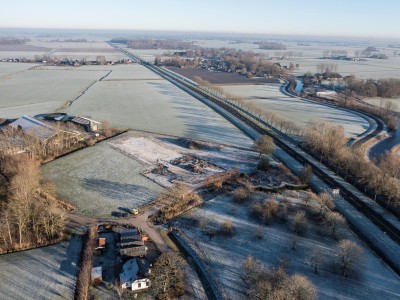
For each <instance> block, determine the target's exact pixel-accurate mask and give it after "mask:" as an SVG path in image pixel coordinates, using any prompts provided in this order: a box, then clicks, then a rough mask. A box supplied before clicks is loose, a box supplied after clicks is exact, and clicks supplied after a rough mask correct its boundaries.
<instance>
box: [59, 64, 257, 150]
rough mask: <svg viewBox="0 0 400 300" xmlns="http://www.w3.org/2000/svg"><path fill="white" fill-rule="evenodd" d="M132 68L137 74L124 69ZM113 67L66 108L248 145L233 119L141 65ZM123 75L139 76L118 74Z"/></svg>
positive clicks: (127, 124) (123, 124)
mask: <svg viewBox="0 0 400 300" xmlns="http://www.w3.org/2000/svg"><path fill="white" fill-rule="evenodd" d="M130 69H132V72H135V74H128V72H126V73H125V71H122V70H130ZM117 70H120V71H121V72H119V71H117V72H116V73H115V74H113V73H114V72H112V73H111V74H110V75H109V76H108V77H106V78H105V80H103V81H100V82H97V83H96V85H94V86H93V87H92V88H91V89H90V90H89V91H87V92H86V93H85V94H84V95H83V96H82V97H81V98H79V100H78V101H76V102H74V103H73V104H72V106H70V107H69V108H68V109H67V110H66V112H67V113H69V114H72V115H89V116H91V117H92V118H94V119H96V120H108V121H110V123H111V125H112V126H115V127H120V128H131V129H136V130H146V131H152V132H158V133H164V134H171V135H176V136H182V137H190V138H194V139H200V140H207V141H213V142H218V143H224V144H232V145H237V146H244V147H249V146H251V145H252V141H251V140H250V139H249V138H247V137H246V136H245V135H244V134H243V133H242V132H241V131H240V130H239V129H237V128H236V127H234V126H233V125H232V124H231V123H229V122H228V121H226V120H225V119H224V118H222V117H221V116H220V115H218V114H217V113H215V112H214V111H213V110H211V109H210V108H208V107H207V106H206V105H204V104H202V103H201V102H200V101H198V100H197V99H195V98H193V97H192V96H190V95H188V94H187V93H185V92H183V91H182V90H180V89H179V88H177V87H176V86H174V85H173V84H171V83H170V82H168V81H166V80H164V79H161V78H160V77H157V76H154V75H153V74H151V73H149V71H148V70H147V69H146V68H145V67H143V66H139V65H133V66H118V67H117ZM128 76H129V77H128ZM126 78H128V79H129V78H132V79H135V78H136V79H138V80H122V79H126ZM151 78H153V79H151ZM160 79H161V80H160ZM221 133H223V134H221Z"/></svg>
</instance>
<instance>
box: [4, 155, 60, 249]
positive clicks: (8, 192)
mask: <svg viewBox="0 0 400 300" xmlns="http://www.w3.org/2000/svg"><path fill="white" fill-rule="evenodd" d="M0 177H1V179H2V181H3V189H2V191H1V192H2V194H1V195H0V199H2V200H0V218H1V220H2V222H1V223H0V250H1V251H2V252H4V251H11V250H17V249H22V248H28V247H32V246H36V245H43V244H47V243H49V242H51V241H54V240H58V239H60V238H61V237H62V235H63V229H64V223H65V218H64V213H63V211H62V210H61V209H60V208H59V205H58V202H57V199H56V188H55V185H54V183H52V182H48V181H42V180H41V178H40V169H39V163H38V162H37V161H36V160H34V159H32V158H29V157H28V156H26V155H15V156H1V157H0Z"/></svg>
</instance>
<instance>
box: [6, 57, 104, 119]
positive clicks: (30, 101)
mask: <svg viewBox="0 0 400 300" xmlns="http://www.w3.org/2000/svg"><path fill="white" fill-rule="evenodd" d="M20 66H21V68H22V67H24V68H23V69H22V70H20V71H19V72H14V73H12V71H13V70H15V69H17V68H16V67H15V66H14V65H12V66H11V65H10V66H9V67H10V69H9V70H8V71H7V68H6V69H4V73H7V72H9V73H8V74H9V75H7V76H3V77H0V117H3V118H17V117H20V116H21V115H24V114H27V115H35V114H39V113H50V112H54V111H55V110H56V109H58V108H60V107H62V106H63V105H64V104H65V103H66V102H67V101H70V100H73V99H74V98H75V97H77V96H78V95H79V94H80V93H81V92H82V90H84V89H85V88H86V87H87V86H88V85H89V84H91V83H92V82H94V81H97V80H98V79H100V78H101V77H102V76H104V75H106V74H107V72H106V71H88V72H85V71H81V70H80V69H79V68H78V69H70V68H63V69H60V68H52V67H48V68H43V69H38V70H28V69H27V67H28V66H27V65H25V64H20ZM0 67H1V64H0Z"/></svg>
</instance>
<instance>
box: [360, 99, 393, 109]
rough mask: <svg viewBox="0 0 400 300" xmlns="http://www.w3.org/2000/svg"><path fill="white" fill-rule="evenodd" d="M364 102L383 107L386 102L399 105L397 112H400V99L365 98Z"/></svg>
mask: <svg viewBox="0 0 400 300" xmlns="http://www.w3.org/2000/svg"><path fill="white" fill-rule="evenodd" d="M363 101H364V102H367V103H369V104H372V105H376V106H382V105H385V103H386V102H392V103H393V104H396V105H397V108H396V111H397V112H400V97H397V98H379V97H376V98H364V99H363Z"/></svg>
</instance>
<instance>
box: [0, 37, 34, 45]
mask: <svg viewBox="0 0 400 300" xmlns="http://www.w3.org/2000/svg"><path fill="white" fill-rule="evenodd" d="M29 41H30V40H29V39H25V38H22V39H20V38H10V37H0V45H23V44H25V43H27V42H29Z"/></svg>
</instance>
